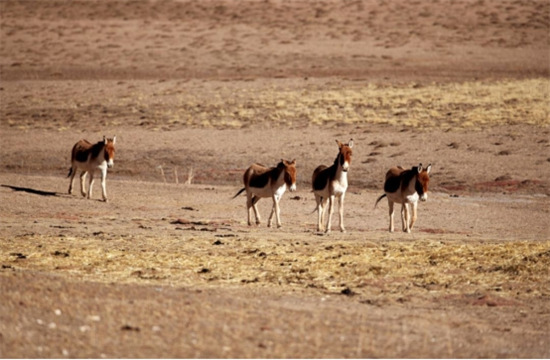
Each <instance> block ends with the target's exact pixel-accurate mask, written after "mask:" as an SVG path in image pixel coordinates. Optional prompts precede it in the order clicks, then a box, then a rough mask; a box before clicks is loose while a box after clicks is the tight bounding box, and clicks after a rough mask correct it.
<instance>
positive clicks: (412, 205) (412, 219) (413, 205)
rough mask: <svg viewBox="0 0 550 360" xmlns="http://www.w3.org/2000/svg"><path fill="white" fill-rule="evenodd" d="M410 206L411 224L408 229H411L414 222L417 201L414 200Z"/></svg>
mask: <svg viewBox="0 0 550 360" xmlns="http://www.w3.org/2000/svg"><path fill="white" fill-rule="evenodd" d="M411 207H412V216H411V225H410V227H409V229H410V230H412V229H413V226H414V223H415V222H416V211H417V209H418V202H417V201H415V202H413V203H412V204H411Z"/></svg>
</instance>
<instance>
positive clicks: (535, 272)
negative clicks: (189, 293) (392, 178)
mask: <svg viewBox="0 0 550 360" xmlns="http://www.w3.org/2000/svg"><path fill="white" fill-rule="evenodd" d="M447 237H448V236H447ZM296 239H299V240H296ZM0 247H1V248H0V250H1V251H0V254H1V258H0V262H1V263H2V264H3V267H4V269H5V270H6V269H12V270H14V271H15V270H16V271H20V270H26V271H40V272H46V273H50V272H51V273H59V274H63V275H65V276H70V277H74V278H76V279H87V280H90V281H102V282H107V283H140V284H146V283H149V284H158V285H170V286H176V287H179V286H193V287H204V286H212V285H215V286H220V285H230V286H268V287H272V286H275V287H279V288H281V289H287V290H290V289H298V288H302V289H306V288H309V289H317V290H318V291H321V292H326V293H342V294H344V295H356V296H358V298H359V300H360V301H366V302H377V301H390V300H395V301H399V302H403V301H407V299H408V297H410V296H421V297H424V296H432V297H434V296H435V297H439V296H452V295H460V294H487V293H490V294H492V295H493V296H498V297H499V298H507V299H508V300H506V301H508V302H513V303H515V302H520V301H528V299H529V298H530V297H532V296H534V297H541V296H542V297H548V296H550V280H549V279H550V276H549V275H550V273H549V269H550V244H549V243H548V242H546V241H540V242H538V241H517V242H502V241H494V242H493V241H482V242H478V241H469V242H467V243H465V242H461V241H451V240H437V239H427V240H415V241H413V242H411V241H387V242H386V241H384V242H379V241H374V242H373V241H370V240H368V239H358V238H355V239H352V240H337V239H332V240H331V239H326V238H324V237H323V238H321V237H317V236H314V235H311V237H304V236H292V235H289V234H271V235H269V236H266V235H261V234H235V233H231V232H230V233H227V232H225V231H223V232H220V233H216V235H213V236H204V235H201V234H199V233H197V234H196V235H190V236H189V237H186V238H155V239H154V241H152V239H147V238H143V236H140V237H135V238H134V237H132V238H116V237H115V238H113V239H109V238H102V236H101V234H98V236H97V237H95V238H85V239H81V238H78V239H77V238H72V237H67V238H65V237H43V236H28V237H24V238H15V239H13V238H12V239H4V240H3V241H2V243H1V245H0ZM512 299H513V300H512ZM478 300H479V299H478V298H477V297H474V298H472V301H478ZM491 301H496V300H494V299H493V300H491ZM503 301H504V300H503ZM489 305H490V304H489Z"/></svg>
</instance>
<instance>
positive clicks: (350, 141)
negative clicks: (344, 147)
mask: <svg viewBox="0 0 550 360" xmlns="http://www.w3.org/2000/svg"><path fill="white" fill-rule="evenodd" d="M348 146H349V148H350V149H351V148H352V147H353V139H349V142H348Z"/></svg>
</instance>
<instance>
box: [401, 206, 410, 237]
mask: <svg viewBox="0 0 550 360" xmlns="http://www.w3.org/2000/svg"><path fill="white" fill-rule="evenodd" d="M409 218H410V211H409V204H408V203H403V207H401V221H402V224H403V231H404V232H406V233H410V232H411V230H410V228H409V221H410V220H409Z"/></svg>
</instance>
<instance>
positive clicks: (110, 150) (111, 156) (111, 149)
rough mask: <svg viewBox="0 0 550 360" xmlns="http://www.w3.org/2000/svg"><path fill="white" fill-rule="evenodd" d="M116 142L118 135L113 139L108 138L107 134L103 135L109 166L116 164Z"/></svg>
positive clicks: (106, 159)
mask: <svg viewBox="0 0 550 360" xmlns="http://www.w3.org/2000/svg"><path fill="white" fill-rule="evenodd" d="M115 142H116V135H115V136H114V137H113V138H112V139H108V138H106V137H105V136H103V143H104V144H105V151H104V152H103V153H104V156H105V161H107V166H108V167H110V168H111V167H113V165H114V164H115V162H114V161H115Z"/></svg>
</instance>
